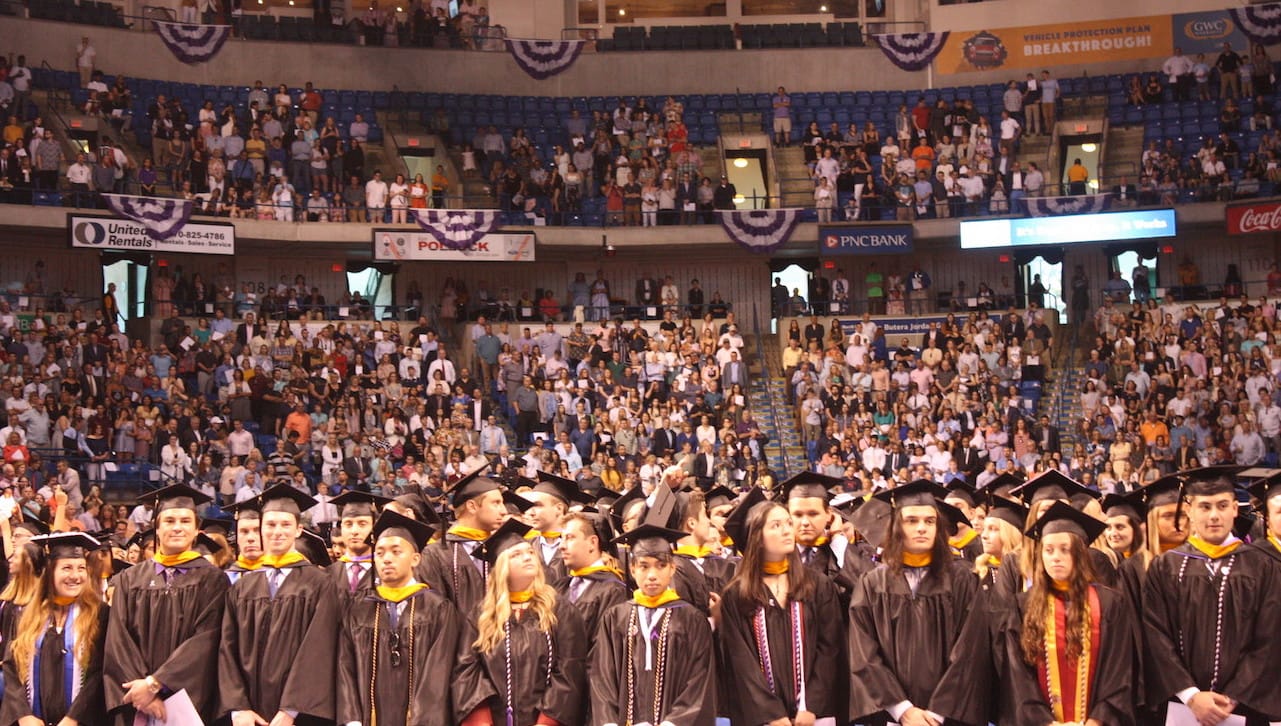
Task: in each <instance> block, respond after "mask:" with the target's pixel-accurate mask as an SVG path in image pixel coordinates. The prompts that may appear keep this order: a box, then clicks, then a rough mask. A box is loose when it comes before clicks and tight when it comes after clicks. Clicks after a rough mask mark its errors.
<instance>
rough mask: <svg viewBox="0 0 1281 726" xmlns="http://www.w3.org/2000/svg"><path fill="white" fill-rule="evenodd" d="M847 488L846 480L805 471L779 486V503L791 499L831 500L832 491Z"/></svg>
mask: <svg viewBox="0 0 1281 726" xmlns="http://www.w3.org/2000/svg"><path fill="white" fill-rule="evenodd" d="M843 486H845V480H844V479H837V478H836V477H831V476H825V475H823V474H819V473H817V472H813V471H803V472H801V473H799V474H797V475H796V476H794V477H792V478H791V479H788V480H787V481H785V482H783V483H782V484H781V485H779V492H780V495H779V501H782V502H786V501H788V500H789V499H810V498H814V499H822V500H823V501H824V502H827V501H829V500H831V498H832V492H831V490H832V489H833V488H836V487H843Z"/></svg>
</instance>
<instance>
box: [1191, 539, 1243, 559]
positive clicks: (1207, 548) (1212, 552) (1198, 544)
mask: <svg viewBox="0 0 1281 726" xmlns="http://www.w3.org/2000/svg"><path fill="white" fill-rule="evenodd" d="M1188 544H1190V545H1192V547H1193V549H1195V550H1196V551H1197V552H1200V553H1201V554H1203V555H1205V556H1206V557H1209V558H1210V559H1212V560H1217V559H1219V558H1221V557H1227V556H1228V555H1230V554H1232V553H1233V552H1235V551H1236V549H1237V547H1240V546H1241V540H1239V539H1235V538H1234V539H1231V540H1229V541H1227V542H1224V543H1223V544H1219V545H1215V544H1210V543H1209V542H1206V541H1205V540H1203V539H1201V538H1200V537H1198V536H1196V535H1195V534H1194V535H1190V536H1188Z"/></svg>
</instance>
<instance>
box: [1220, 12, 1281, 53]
mask: <svg viewBox="0 0 1281 726" xmlns="http://www.w3.org/2000/svg"><path fill="white" fill-rule="evenodd" d="M1231 11H1232V19H1233V20H1235V21H1236V22H1237V26H1238V27H1240V28H1241V32H1243V33H1245V34H1246V37H1248V38H1249V39H1250V40H1253V41H1254V42H1256V43H1262V44H1263V45H1275V44H1277V43H1281V3H1268V4H1267V5H1248V6H1246V7H1242V8H1231ZM1238 50H1242V49H1240V48H1238Z"/></svg>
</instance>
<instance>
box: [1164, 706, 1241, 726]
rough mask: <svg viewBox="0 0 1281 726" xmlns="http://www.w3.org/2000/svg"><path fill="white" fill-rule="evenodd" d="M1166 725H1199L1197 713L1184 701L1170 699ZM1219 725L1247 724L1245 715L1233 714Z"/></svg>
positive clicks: (1166, 710) (1166, 713)
mask: <svg viewBox="0 0 1281 726" xmlns="http://www.w3.org/2000/svg"><path fill="white" fill-rule="evenodd" d="M1165 724H1166V726H1198V724H1199V722H1198V721H1197V718H1196V714H1194V713H1192V709H1190V708H1188V707H1187V706H1184V705H1183V704H1182V703H1178V702H1176V701H1170V702H1169V703H1167V704H1166V709H1165ZM1218 726H1245V716H1237V715H1232V716H1228V717H1227V718H1225V719H1223V720H1222V721H1220V722H1219V725H1218Z"/></svg>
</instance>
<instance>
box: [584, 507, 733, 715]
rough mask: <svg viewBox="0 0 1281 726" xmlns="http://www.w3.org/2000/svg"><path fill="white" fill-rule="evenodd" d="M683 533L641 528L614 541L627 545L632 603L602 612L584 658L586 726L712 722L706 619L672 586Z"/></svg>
mask: <svg viewBox="0 0 1281 726" xmlns="http://www.w3.org/2000/svg"><path fill="white" fill-rule="evenodd" d="M684 536H685V534H684V533H683V532H679V531H675V530H670V529H664V528H662V527H655V526H653V525H641V526H639V527H637V528H635V529H633V530H631V531H630V532H627V533H626V534H623V535H620V536H619V537H618V539H616V540H615V544H616V545H623V544H626V545H628V546H629V548H630V550H629V551H630V552H631V557H630V563H629V566H630V568H631V576H632V578H633V580H634V581H635V582H636V583H637V589H636V591H635V592H633V593H632V599H631V600H629V601H627V602H624V603H620V604H618V605H615V606H614V607H612V608H610V609H609V611H607V612H606V613H605V616H604V618H602V620H601V625H600V630H599V631H598V632H597V635H596V643H595V646H594V647H593V649H592V658H591V674H592V675H591V684H590V685H591V713H592V723H593V724H595V725H600V726H625V725H626V724H633V725H636V724H654V725H655V726H657V725H658V724H672V725H673V726H711V725H712V724H713V723H714V722H715V717H716V714H715V701H716V697H715V689H716V661H715V657H714V655H713V644H712V630H711V626H710V625H709V624H708V622H707V616H706V615H704V614H703V613H702V612H700V611H699V610H698V609H697V608H695V607H693V606H692V605H691V604H690V603H687V602H685V601H684V600H682V599H681V597H680V595H678V594H677V592H676V590H674V589H672V580H673V577H674V575H675V573H676V565H675V557H674V555H673V553H672V547H673V545H674V544H675V543H676V542H678V541H680V539H681V538H682V537H684Z"/></svg>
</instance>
